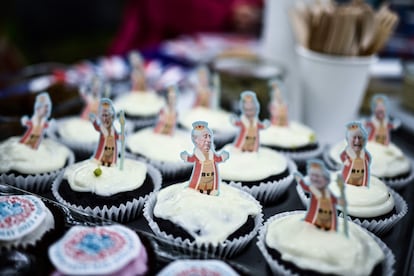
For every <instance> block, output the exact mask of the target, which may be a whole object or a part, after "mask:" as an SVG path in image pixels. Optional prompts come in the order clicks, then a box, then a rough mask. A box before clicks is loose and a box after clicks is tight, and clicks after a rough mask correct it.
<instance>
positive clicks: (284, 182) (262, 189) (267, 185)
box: [229, 158, 297, 204]
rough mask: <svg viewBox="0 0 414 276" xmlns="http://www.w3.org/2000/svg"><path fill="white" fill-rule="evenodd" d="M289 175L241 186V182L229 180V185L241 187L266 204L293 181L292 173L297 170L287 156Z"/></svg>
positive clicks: (273, 199) (274, 199)
mask: <svg viewBox="0 0 414 276" xmlns="http://www.w3.org/2000/svg"><path fill="white" fill-rule="evenodd" d="M288 170H289V175H288V176H287V177H285V178H283V179H280V180H278V181H268V182H260V183H259V184H258V185H257V186H252V187H247V186H243V185H242V183H241V182H235V181H231V182H230V183H229V185H230V186H233V187H236V188H238V189H241V190H243V191H245V192H247V193H248V194H250V195H252V196H253V197H254V198H256V199H257V200H258V201H260V202H261V203H264V204H267V203H272V202H275V201H276V200H277V199H278V198H279V197H281V196H282V195H283V194H284V193H285V192H286V190H287V189H288V188H289V186H290V184H291V183H292V181H293V173H294V172H296V171H297V167H296V164H295V162H293V161H292V160H290V159H289V158H288Z"/></svg>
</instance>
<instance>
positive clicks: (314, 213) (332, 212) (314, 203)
mask: <svg viewBox="0 0 414 276" xmlns="http://www.w3.org/2000/svg"><path fill="white" fill-rule="evenodd" d="M307 174H308V177H309V183H308V184H307V183H305V180H304V178H303V176H302V175H301V174H300V173H299V172H296V173H295V178H296V181H297V183H298V184H299V185H300V186H301V187H302V189H303V190H304V191H305V192H306V193H309V194H310V204H309V206H308V211H307V213H306V216H305V221H306V222H308V223H311V224H313V225H315V226H316V227H317V228H318V229H321V230H325V231H336V229H337V228H336V227H337V225H336V220H337V213H336V205H337V204H341V205H344V204H345V203H344V201H342V200H340V201H338V200H337V198H336V197H335V196H334V195H333V194H332V193H331V191H330V190H329V188H328V184H329V182H330V174H329V171H328V170H327V169H326V167H325V165H324V164H323V162H322V161H320V160H317V159H314V160H309V161H308V163H307Z"/></svg>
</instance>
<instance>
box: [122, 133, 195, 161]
mask: <svg viewBox="0 0 414 276" xmlns="http://www.w3.org/2000/svg"><path fill="white" fill-rule="evenodd" d="M126 145H127V147H128V148H129V149H130V150H131V151H132V152H133V153H137V154H141V155H143V156H145V157H147V158H149V159H152V160H157V161H165V162H182V163H183V164H184V161H182V160H181V158H180V153H181V152H182V151H185V150H186V151H189V152H192V150H193V148H194V145H193V143H192V142H191V134H190V133H189V132H188V131H187V132H185V131H180V130H176V131H175V133H174V135H172V136H171V135H164V134H158V133H154V130H153V128H152V127H149V128H144V129H142V130H140V131H138V132H136V133H134V134H132V135H131V136H129V137H127V140H126Z"/></svg>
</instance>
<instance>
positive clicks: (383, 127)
mask: <svg viewBox="0 0 414 276" xmlns="http://www.w3.org/2000/svg"><path fill="white" fill-rule="evenodd" d="M386 107H387V99H386V98H385V97H384V96H380V95H378V96H376V97H374V98H373V100H372V111H373V115H372V117H371V119H370V120H367V121H366V122H365V127H366V128H367V130H368V135H367V144H366V147H367V150H368V151H369V152H370V153H371V155H372V165H371V173H372V174H373V175H375V176H377V177H379V178H381V179H382V180H384V181H385V182H386V183H387V184H388V185H389V186H390V187H392V188H396V189H398V188H402V187H404V186H405V185H407V184H408V183H409V182H410V181H411V180H412V179H413V178H414V171H413V168H412V164H411V161H410V159H409V158H408V157H406V156H405V155H404V153H403V152H402V150H401V149H399V148H398V146H397V145H395V144H393V143H392V142H391V139H390V137H391V135H390V130H391V129H394V128H396V127H397V126H398V125H399V124H398V123H396V122H394V121H391V120H390V119H389V118H388V116H387V113H386V110H387V109H386ZM346 143H347V141H341V142H339V143H337V144H335V145H333V146H332V147H331V148H330V149H329V151H326V153H325V156H324V157H325V160H326V161H327V162H329V164H330V165H331V166H332V167H336V168H337V167H338V165H340V164H341V163H342V162H341V152H342V151H343V149H344V148H345V146H346Z"/></svg>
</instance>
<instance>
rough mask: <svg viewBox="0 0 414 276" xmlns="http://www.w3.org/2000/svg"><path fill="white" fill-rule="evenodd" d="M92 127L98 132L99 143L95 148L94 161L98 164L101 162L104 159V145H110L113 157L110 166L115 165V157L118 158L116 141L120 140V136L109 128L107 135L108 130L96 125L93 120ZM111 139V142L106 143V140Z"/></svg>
mask: <svg viewBox="0 0 414 276" xmlns="http://www.w3.org/2000/svg"><path fill="white" fill-rule="evenodd" d="M93 127H94V128H95V130H96V131H99V134H100V135H99V143H98V147H97V148H96V151H95V155H94V159H95V160H96V161H98V162H101V161H102V159H103V158H104V152H105V145H107V144H112V145H113V147H114V148H113V155H112V159H111V160H110V163H111V164H116V161H117V157H118V148H117V141H118V140H119V139H120V135H119V134H118V133H117V132H116V130H115V129H114V127H111V129H110V133H108V130H107V129H106V128H105V127H104V126H102V125H99V124H98V123H97V121H96V120H95V121H94V122H93ZM110 137H112V138H113V141H108V139H111V138H110Z"/></svg>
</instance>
